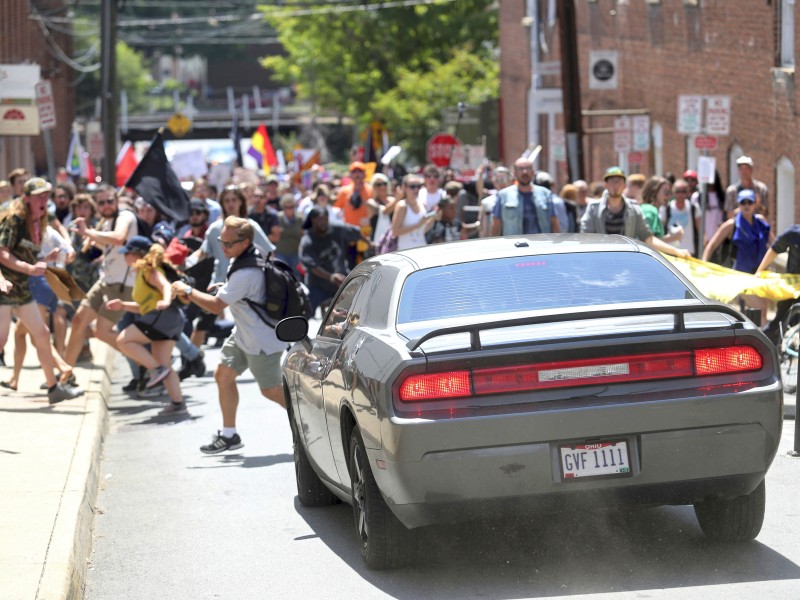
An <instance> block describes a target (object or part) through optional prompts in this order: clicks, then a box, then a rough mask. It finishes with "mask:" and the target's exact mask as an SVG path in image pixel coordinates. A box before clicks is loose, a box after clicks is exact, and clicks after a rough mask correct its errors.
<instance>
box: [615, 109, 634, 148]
mask: <svg viewBox="0 0 800 600" xmlns="http://www.w3.org/2000/svg"><path fill="white" fill-rule="evenodd" d="M631 137H632V136H631V119H630V117H617V118H616V119H614V152H630V151H631V149H632V139H631Z"/></svg>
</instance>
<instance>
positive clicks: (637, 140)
mask: <svg viewBox="0 0 800 600" xmlns="http://www.w3.org/2000/svg"><path fill="white" fill-rule="evenodd" d="M631 122H632V126H633V149H634V150H636V151H637V152H645V151H647V150H650V116H649V115H639V116H636V117H633V119H631Z"/></svg>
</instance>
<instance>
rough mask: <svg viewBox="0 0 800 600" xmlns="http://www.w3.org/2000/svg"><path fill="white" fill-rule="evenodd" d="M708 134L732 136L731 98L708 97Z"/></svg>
mask: <svg viewBox="0 0 800 600" xmlns="http://www.w3.org/2000/svg"><path fill="white" fill-rule="evenodd" d="M705 131H706V133H708V134H710V135H730V132H731V97H730V96H708V97H706V130H705Z"/></svg>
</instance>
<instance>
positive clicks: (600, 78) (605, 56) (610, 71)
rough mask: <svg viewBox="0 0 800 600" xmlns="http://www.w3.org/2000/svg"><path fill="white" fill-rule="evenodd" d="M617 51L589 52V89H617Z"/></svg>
mask: <svg viewBox="0 0 800 600" xmlns="http://www.w3.org/2000/svg"><path fill="white" fill-rule="evenodd" d="M618 72H619V70H618V68H617V51H616V50H592V51H590V52H589V89H590V90H615V89H617V79H618V77H617V75H618Z"/></svg>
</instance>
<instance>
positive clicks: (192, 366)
mask: <svg viewBox="0 0 800 600" xmlns="http://www.w3.org/2000/svg"><path fill="white" fill-rule="evenodd" d="M203 358H205V355H204V354H203V353H202V352H201V353H200V356H198V357H197V358H195V359H194V360H190V361H187V362H186V364H184V365H183V367H181V370H180V371H179V372H178V377H179V378H180V380H181V381H183V380H184V379H188V378H189V377H191V376H192V375H194V376H195V377H202V376H203V375H205V374H206V363H205V361H204V360H203Z"/></svg>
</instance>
